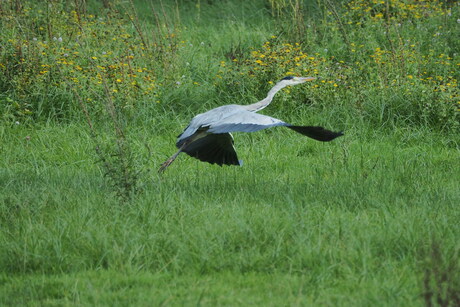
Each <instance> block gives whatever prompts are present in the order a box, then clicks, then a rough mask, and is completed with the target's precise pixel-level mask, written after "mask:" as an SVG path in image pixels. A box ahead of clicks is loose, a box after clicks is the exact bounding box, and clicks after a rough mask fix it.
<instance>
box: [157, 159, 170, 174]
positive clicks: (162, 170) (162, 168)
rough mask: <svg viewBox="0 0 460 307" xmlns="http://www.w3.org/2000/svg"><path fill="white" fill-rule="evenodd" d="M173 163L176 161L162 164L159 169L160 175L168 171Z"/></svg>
mask: <svg viewBox="0 0 460 307" xmlns="http://www.w3.org/2000/svg"><path fill="white" fill-rule="evenodd" d="M173 161H174V159H168V160H166V161H165V162H164V163H163V164H161V166H160V168H159V169H158V173H160V174H161V173H163V172H164V171H165V170H166V168H167V167H168V166H170V165H171V163H172V162H173Z"/></svg>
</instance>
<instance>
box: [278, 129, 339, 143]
mask: <svg viewBox="0 0 460 307" xmlns="http://www.w3.org/2000/svg"><path fill="white" fill-rule="evenodd" d="M287 127H288V128H290V129H292V130H294V131H295V132H298V133H300V134H303V135H306V136H308V137H310V138H312V139H314V140H317V141H321V142H330V141H332V140H333V139H335V138H338V137H339V136H343V135H344V133H343V131H339V132H334V131H330V130H327V129H324V128H323V127H319V126H287Z"/></svg>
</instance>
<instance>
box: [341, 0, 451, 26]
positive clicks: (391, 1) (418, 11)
mask: <svg viewBox="0 0 460 307" xmlns="http://www.w3.org/2000/svg"><path fill="white" fill-rule="evenodd" d="M346 6H347V8H348V10H347V11H346V13H345V16H348V17H353V18H358V19H359V18H367V17H369V18H371V19H374V20H379V19H383V18H385V19H387V18H389V19H391V18H397V19H398V20H400V21H401V20H404V19H420V18H422V17H426V16H442V15H445V14H447V13H449V10H447V9H446V6H445V4H444V3H443V2H442V1H439V0H430V1H407V0H352V1H350V2H348V3H347V4H346Z"/></svg>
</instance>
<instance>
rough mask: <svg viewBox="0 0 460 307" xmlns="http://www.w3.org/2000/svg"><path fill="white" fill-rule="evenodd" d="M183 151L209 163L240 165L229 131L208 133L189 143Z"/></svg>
mask: <svg viewBox="0 0 460 307" xmlns="http://www.w3.org/2000/svg"><path fill="white" fill-rule="evenodd" d="M183 151H184V152H185V153H186V154H188V155H189V156H191V157H194V158H197V159H199V160H201V161H204V162H209V163H211V164H214V163H216V164H218V165H220V166H222V165H223V164H226V165H240V162H239V161H238V156H237V155H236V152H235V148H234V147H233V137H232V136H231V135H230V133H221V134H208V135H206V136H205V137H202V138H200V139H197V140H196V141H194V142H192V143H190V144H189V145H188V146H186V147H185V148H184V150H183Z"/></svg>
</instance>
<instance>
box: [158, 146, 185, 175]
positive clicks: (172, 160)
mask: <svg viewBox="0 0 460 307" xmlns="http://www.w3.org/2000/svg"><path fill="white" fill-rule="evenodd" d="M187 144H188V143H187V142H186V143H184V144H182V146H181V147H180V148H179V150H178V151H177V152H176V153H175V154H173V155H172V156H171V158H169V159H168V160H166V161H165V162H163V164H161V166H160V168H159V169H158V173H163V172H164V171H165V170H166V168H167V167H168V166H170V165H171V163H173V162H174V160H176V158H177V156H178V155H179V154H180V153H181V152H182V150H183V149H184V148H185V146H186V145H187Z"/></svg>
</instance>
